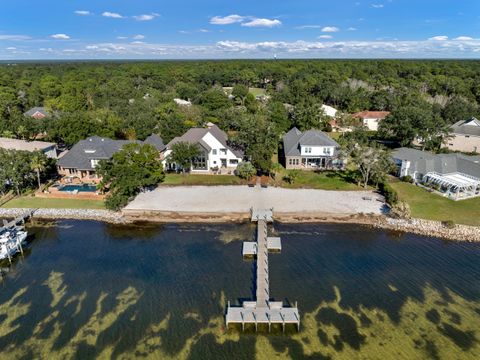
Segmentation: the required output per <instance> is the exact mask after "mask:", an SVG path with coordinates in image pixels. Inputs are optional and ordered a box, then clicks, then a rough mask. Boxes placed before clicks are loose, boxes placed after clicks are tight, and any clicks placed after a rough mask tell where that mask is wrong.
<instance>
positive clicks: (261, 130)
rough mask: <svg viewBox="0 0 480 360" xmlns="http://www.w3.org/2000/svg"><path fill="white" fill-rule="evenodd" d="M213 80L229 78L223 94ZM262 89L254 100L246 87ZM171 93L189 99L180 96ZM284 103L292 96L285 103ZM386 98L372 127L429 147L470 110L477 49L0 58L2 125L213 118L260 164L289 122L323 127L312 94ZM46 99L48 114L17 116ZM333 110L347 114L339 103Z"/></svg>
mask: <svg viewBox="0 0 480 360" xmlns="http://www.w3.org/2000/svg"><path fill="white" fill-rule="evenodd" d="M222 87H233V92H232V95H233V97H232V96H231V97H230V98H229V97H228V96H227V94H226V93H225V92H224V91H223V89H222ZM252 87H253V88H261V89H264V90H265V91H266V94H267V95H268V100H265V101H258V100H257V99H255V96H254V95H253V94H252V93H250V92H249V91H248V88H252ZM174 98H182V99H189V100H191V101H192V103H193V106H190V107H185V106H178V105H177V104H175V103H174V101H173V99H174ZM285 104H290V105H291V106H285ZM322 104H327V105H331V106H333V107H335V108H337V109H339V110H341V111H342V112H343V113H344V114H351V113H353V112H356V111H362V110H386V111H391V112H392V114H391V115H390V116H389V117H388V118H387V119H386V120H385V121H384V122H383V123H382V126H381V128H380V131H379V133H378V136H379V137H381V138H384V139H390V140H396V141H398V142H399V143H401V144H402V145H409V144H411V143H412V142H413V140H414V139H418V138H420V139H423V141H424V147H425V148H429V149H433V150H437V149H439V146H440V142H441V139H442V138H443V137H444V136H445V135H446V134H447V132H448V126H449V125H450V124H452V123H454V122H456V121H458V120H461V119H466V118H468V117H471V116H478V115H479V114H480V111H479V104H480V61H460V60H455V61H453V60H452V61H446V60H445V61H441V60H435V61H427V60H422V61H420V60H418V61H417V60H406V61H400V60H292V61H286V60H285V61H273V60H271V61H254V60H248V61H247V60H245V61H240V60H231V61H176V62H175V61H165V62H84V63H82V62H78V63H77V62H68V63H37V64H36V63H18V64H13V65H12V64H10V65H7V64H4V65H2V66H0V134H1V135H2V136H8V137H17V138H24V139H32V138H34V137H35V136H36V135H37V134H47V135H46V137H47V139H48V140H52V141H55V142H57V143H60V144H65V145H66V146H71V145H72V144H74V143H75V142H77V141H78V140H80V139H83V138H85V137H87V136H89V135H93V134H96V135H101V136H108V137H111V138H128V139H135V138H138V139H144V138H145V137H147V136H148V135H150V134H151V133H157V134H159V135H161V136H162V137H163V139H164V141H165V142H168V141H169V140H170V139H172V138H173V137H175V136H178V135H180V134H182V133H183V132H185V130H186V129H188V128H190V127H193V126H202V125H204V124H205V123H206V122H213V123H216V124H218V125H219V126H220V127H221V128H222V129H224V130H226V131H228V132H229V133H230V134H232V139H233V140H234V142H235V143H236V145H237V146H239V147H243V148H244V149H245V150H246V153H247V155H251V156H253V157H255V159H253V160H254V161H255V162H256V163H257V165H259V166H260V167H264V166H268V164H267V163H268V162H269V161H270V157H271V153H272V152H273V151H275V150H276V148H277V146H278V139H279V137H280V136H281V135H282V134H283V133H284V132H285V131H287V130H288V129H290V128H291V127H292V126H297V127H298V128H300V129H307V128H320V129H323V130H327V131H328V130H329V128H328V122H327V119H326V118H325V116H324V115H323V113H322V111H321V108H320V106H321V105H322ZM34 106H45V107H46V108H47V109H48V110H49V111H50V112H51V113H52V114H54V116H52V118H50V119H48V121H38V120H35V119H32V118H28V117H25V116H23V112H25V111H26V110H28V109H30V108H31V107H34ZM340 121H345V122H348V121H349V119H348V115H344V116H342V117H341V119H340Z"/></svg>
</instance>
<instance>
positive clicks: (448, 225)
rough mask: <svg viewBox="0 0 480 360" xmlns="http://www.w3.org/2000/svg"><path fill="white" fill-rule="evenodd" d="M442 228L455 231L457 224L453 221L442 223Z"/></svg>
mask: <svg viewBox="0 0 480 360" xmlns="http://www.w3.org/2000/svg"><path fill="white" fill-rule="evenodd" d="M442 226H443V227H446V228H447V229H453V228H454V227H455V222H454V221H453V220H445V221H442Z"/></svg>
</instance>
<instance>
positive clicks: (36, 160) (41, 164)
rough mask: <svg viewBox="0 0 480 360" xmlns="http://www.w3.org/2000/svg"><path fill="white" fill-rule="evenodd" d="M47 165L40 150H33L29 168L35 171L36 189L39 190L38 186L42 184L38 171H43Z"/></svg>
mask: <svg viewBox="0 0 480 360" xmlns="http://www.w3.org/2000/svg"><path fill="white" fill-rule="evenodd" d="M46 166H47V158H46V156H45V155H44V154H42V153H41V152H35V153H34V154H33V155H32V158H31V160H30V168H31V169H32V170H33V171H35V172H36V173H37V181H38V189H39V190H40V187H41V186H42V183H41V181H40V173H42V172H43V171H45V169H46Z"/></svg>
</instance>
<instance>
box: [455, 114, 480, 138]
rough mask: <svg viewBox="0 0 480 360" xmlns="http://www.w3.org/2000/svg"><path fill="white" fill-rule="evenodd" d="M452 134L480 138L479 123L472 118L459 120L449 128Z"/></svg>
mask: <svg viewBox="0 0 480 360" xmlns="http://www.w3.org/2000/svg"><path fill="white" fill-rule="evenodd" d="M450 129H451V132H452V133H453V134H460V135H472V136H480V121H479V120H478V119H476V118H474V117H472V118H470V119H468V120H460V121H458V122H456V123H455V124H453V125H452V126H451V128H450Z"/></svg>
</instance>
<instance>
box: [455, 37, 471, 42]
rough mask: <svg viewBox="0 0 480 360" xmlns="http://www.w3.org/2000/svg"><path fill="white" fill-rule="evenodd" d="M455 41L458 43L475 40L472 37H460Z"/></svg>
mask: <svg viewBox="0 0 480 360" xmlns="http://www.w3.org/2000/svg"><path fill="white" fill-rule="evenodd" d="M453 40H458V41H468V40H473V38H472V37H470V36H459V37H456V38H455V39H453Z"/></svg>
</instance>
